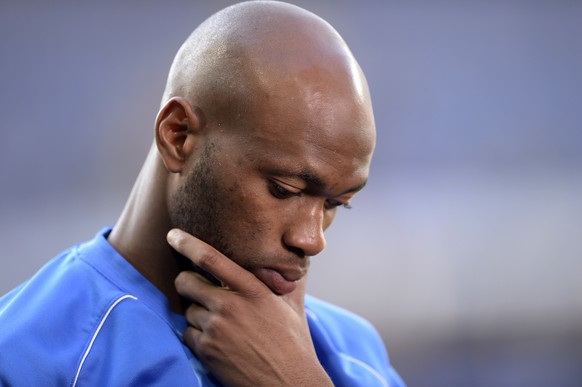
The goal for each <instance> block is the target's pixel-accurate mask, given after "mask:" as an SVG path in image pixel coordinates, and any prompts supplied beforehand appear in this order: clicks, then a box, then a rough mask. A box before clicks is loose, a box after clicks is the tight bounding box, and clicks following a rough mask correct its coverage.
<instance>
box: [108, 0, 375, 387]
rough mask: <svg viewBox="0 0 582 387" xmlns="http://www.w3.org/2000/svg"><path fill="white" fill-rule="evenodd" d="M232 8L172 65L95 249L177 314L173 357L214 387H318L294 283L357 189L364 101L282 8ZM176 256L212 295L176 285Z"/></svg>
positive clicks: (309, 29) (330, 39) (338, 45)
mask: <svg viewBox="0 0 582 387" xmlns="http://www.w3.org/2000/svg"><path fill="white" fill-rule="evenodd" d="M237 7H238V8H235V9H234V11H233V12H229V11H228V10H227V11H226V12H223V13H221V14H219V15H218V16H216V15H215V16H214V19H213V20H214V21H215V23H206V24H204V25H202V26H201V27H200V28H199V29H198V30H197V31H198V32H195V33H194V34H193V35H192V36H191V37H190V38H189V40H188V41H187V42H186V43H185V45H184V46H183V47H182V48H181V51H180V52H179V53H178V55H177V57H176V60H175V62H174V64H173V67H172V70H171V72H170V76H169V79H168V85H167V87H166V92H165V94H164V100H163V103H162V108H161V110H160V112H159V113H158V117H157V119H156V125H155V133H156V139H155V146H154V147H152V149H151V151H150V154H149V155H148V158H147V160H146V162H145V164H144V167H143V169H142V172H141V173H140V175H139V177H138V180H137V182H136V185H135V187H134V189H133V191H132V194H131V197H130V199H129V201H128V203H127V205H126V208H125V209H124V212H123V213H122V215H121V217H120V219H119V221H118V222H117V224H116V225H115V227H114V229H113V231H112V232H111V234H110V236H109V241H110V243H111V244H112V245H113V246H114V247H115V248H116V249H117V251H119V252H120V253H121V254H122V255H123V256H124V257H125V258H126V259H127V260H128V261H129V262H130V263H132V265H134V266H135V267H136V268H137V269H138V270H139V271H140V272H141V273H142V274H143V275H144V276H145V277H146V278H148V279H149V280H150V281H151V282H152V283H153V284H154V285H156V286H157V287H158V288H159V289H160V290H161V291H162V292H163V293H164V294H165V295H166V296H167V297H168V300H169V303H170V306H171V308H172V309H173V310H174V311H176V312H178V313H184V315H185V317H186V319H187V321H188V323H189V324H190V327H189V328H188V329H187V331H186V332H185V335H184V337H185V340H186V343H187V344H188V346H189V347H190V348H191V349H192V351H193V352H194V354H195V355H196V356H197V357H198V358H199V359H200V360H201V361H202V362H203V363H204V364H205V366H206V367H207V368H208V369H209V370H210V371H211V372H212V373H213V374H214V375H215V376H216V377H217V378H218V379H219V380H220V381H221V382H222V383H223V384H225V385H228V386H245V385H255V386H273V385H278V386H285V385H290V386H291V385H293V386H296V385H301V386H310V385H313V386H326V385H332V384H331V381H330V380H329V378H328V377H327V375H326V373H325V371H324V370H323V368H322V367H321V365H320V364H319V362H318V360H317V356H316V354H315V350H314V348H313V343H312V342H311V337H310V335H309V328H308V326H307V321H306V317H305V311H304V296H305V283H306V279H307V276H306V275H307V271H308V268H309V262H310V257H312V256H314V255H317V254H318V253H319V252H321V251H322V250H323V249H324V248H325V238H324V234H323V233H324V231H325V229H327V227H329V225H330V224H331V223H332V221H333V219H334V217H335V216H336V212H337V210H338V207H340V206H342V205H346V206H347V205H349V203H350V200H351V199H352V197H353V196H354V195H355V194H356V193H357V192H358V191H359V190H360V189H361V188H362V187H363V186H364V185H365V183H366V181H367V178H368V170H369V165H370V160H371V156H372V152H373V148H374V144H375V130H374V121H373V116H372V109H371V105H370V100H369V93H368V90H367V86H366V82H365V79H364V77H363V74H362V73H361V70H360V69H359V67H358V65H357V63H356V62H355V60H354V59H353V57H352V55H351V53H350V52H349V50H348V49H347V47H346V46H345V43H344V42H343V41H342V40H341V38H339V36H338V35H337V33H336V32H335V31H334V30H333V29H332V28H331V27H330V26H329V25H327V24H326V23H325V22H323V21H322V20H321V19H319V18H317V17H315V16H314V15H312V14H309V13H307V12H305V11H303V10H300V9H299V8H297V7H294V6H290V5H286V4H283V3H250V4H249V3H245V4H243V5H239V6H237ZM265 16H269V17H265ZM217 25H219V26H220V28H219V30H218V32H217V31H216V30H215V29H216V28H217V27H216V26H217ZM225 26H226V27H225ZM209 32H212V33H209ZM209 35H212V36H213V37H214V38H212V39H209V40H206V36H209ZM192 58H197V60H195V61H192ZM177 227H179V228H181V229H183V230H184V231H180V230H178V229H176V228H177ZM170 230H172V231H171V232H170ZM176 252H178V253H180V255H182V256H183V257H186V258H187V259H188V260H190V261H191V262H192V264H193V265H195V266H196V267H198V268H201V269H202V270H203V271H205V272H207V273H209V274H210V275H211V276H212V277H214V278H216V279H217V282H219V283H220V284H221V285H222V286H217V285H216V284H214V283H211V282H210V281H208V279H207V277H205V276H202V275H200V274H197V273H194V272H192V271H190V270H186V271H184V266H183V264H181V263H180V260H179V259H176V257H177V253H176ZM185 300H186V302H184V301H185Z"/></svg>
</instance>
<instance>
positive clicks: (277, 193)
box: [269, 180, 352, 210]
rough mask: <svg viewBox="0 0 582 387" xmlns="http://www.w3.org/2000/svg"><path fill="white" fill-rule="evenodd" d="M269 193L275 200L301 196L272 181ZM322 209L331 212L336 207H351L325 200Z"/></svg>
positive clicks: (347, 204)
mask: <svg viewBox="0 0 582 387" xmlns="http://www.w3.org/2000/svg"><path fill="white" fill-rule="evenodd" d="M269 191H270V192H271V195H273V196H274V197H275V198H277V199H281V200H284V199H289V198H292V197H298V196H301V194H302V191H291V190H289V189H287V188H285V187H283V186H282V185H280V184H278V183H276V182H274V181H272V180H271V181H269ZM324 207H325V209H326V210H332V209H334V208H337V207H343V208H345V209H348V210H349V209H351V208H352V206H351V205H350V203H344V202H341V201H339V200H333V199H327V200H326V201H325V204H324Z"/></svg>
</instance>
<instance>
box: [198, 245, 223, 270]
mask: <svg viewBox="0 0 582 387" xmlns="http://www.w3.org/2000/svg"><path fill="white" fill-rule="evenodd" d="M218 261H219V257H218V254H217V253H216V251H213V250H212V249H210V248H205V249H203V250H202V251H201V252H200V257H199V260H198V265H199V266H200V267H202V268H203V269H211V268H213V267H214V266H216V264H217V263H218Z"/></svg>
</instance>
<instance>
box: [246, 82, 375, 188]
mask: <svg viewBox="0 0 582 387" xmlns="http://www.w3.org/2000/svg"><path fill="white" fill-rule="evenodd" d="M240 124H242V125H243V126H244V128H242V130H240V131H239V134H240V137H239V136H237V137H239V139H240V141H241V143H242V144H244V145H243V146H242V147H241V149H244V151H245V154H246V157H248V158H252V159H253V160H256V161H257V162H260V164H261V167H262V168H264V169H265V170H269V172H270V173H273V174H279V175H294V176H298V177H301V178H302V180H304V181H306V182H307V183H309V184H311V185H313V186H319V187H318V188H322V189H325V190H329V191H330V192H331V191H333V192H334V193H337V192H343V191H346V190H349V189H352V188H357V187H359V186H360V185H362V184H364V183H365V181H366V180H367V177H368V171H369V167H370V161H371V157H372V152H373V149H374V144H375V131H374V122H373V118H372V113H371V109H370V108H369V105H367V104H366V103H355V102H354V101H353V99H351V100H350V98H345V97H341V98H338V97H335V96H331V97H330V95H327V96H325V94H323V93H321V92H319V91H317V90H311V91H309V92H307V93H305V94H304V95H300V96H297V95H295V96H294V97H292V96H291V95H289V96H288V98H286V99H284V98H279V96H276V95H275V96H274V95H271V96H270V98H266V99H265V100H263V103H262V104H261V105H260V106H259V107H258V108H257V110H256V111H255V112H254V114H249V115H248V116H247V117H245V119H244V120H241V122H240Z"/></svg>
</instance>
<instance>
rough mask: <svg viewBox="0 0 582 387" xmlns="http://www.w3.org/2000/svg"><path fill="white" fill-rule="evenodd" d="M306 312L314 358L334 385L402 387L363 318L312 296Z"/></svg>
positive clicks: (383, 350)
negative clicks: (315, 357)
mask: <svg viewBox="0 0 582 387" xmlns="http://www.w3.org/2000/svg"><path fill="white" fill-rule="evenodd" d="M305 311H306V314H307V319H308V323H309V328H310V331H311V336H312V339H313V343H314V346H315V349H316V352H317V355H318V357H319V359H320V361H321V363H322V365H323V366H324V368H325V369H326V371H327V372H328V374H329V375H330V377H331V378H332V379H333V381H334V384H335V385H337V386H404V383H403V382H402V379H401V378H400V377H399V376H398V374H397V373H396V371H395V370H394V368H393V367H392V365H391V364H390V361H389V358H388V353H387V352H386V347H385V346H384V342H383V341H382V338H381V337H380V335H379V334H378V332H377V331H376V329H375V328H374V326H373V325H372V324H371V323H370V322H369V321H368V320H366V319H364V318H362V317H361V316H358V315H356V314H355V313H352V312H350V311H348V310H346V309H343V308H341V307H339V306H336V305H333V304H330V303H328V302H325V301H322V300H320V299H317V298H315V297H312V296H306V298H305Z"/></svg>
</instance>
